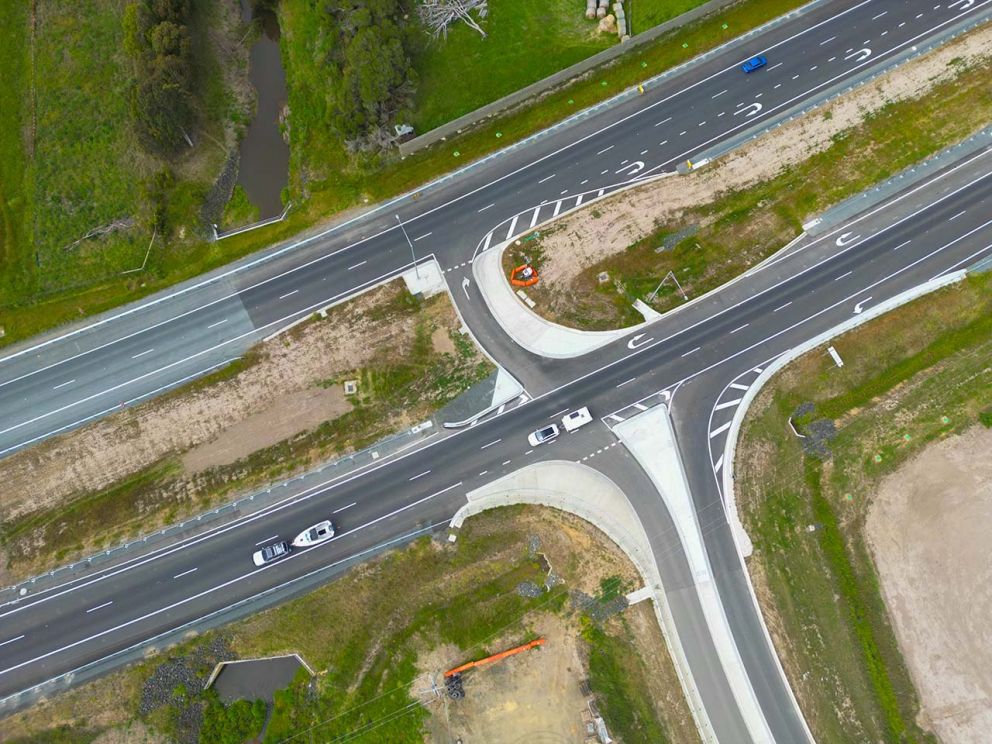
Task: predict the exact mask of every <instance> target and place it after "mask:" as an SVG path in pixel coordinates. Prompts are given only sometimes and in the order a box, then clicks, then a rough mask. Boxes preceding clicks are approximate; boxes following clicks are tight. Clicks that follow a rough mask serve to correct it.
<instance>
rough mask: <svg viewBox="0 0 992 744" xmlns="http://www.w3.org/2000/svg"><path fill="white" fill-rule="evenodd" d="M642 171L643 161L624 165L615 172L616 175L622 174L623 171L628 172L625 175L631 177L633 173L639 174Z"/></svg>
mask: <svg viewBox="0 0 992 744" xmlns="http://www.w3.org/2000/svg"><path fill="white" fill-rule="evenodd" d="M631 169H633V170H631ZM642 170H644V161H643V160H635V161H634V162H633V163H631V164H630V165H625V166H624V167H623V168H621V169H620V170H618V171H616V173H618V174H619V173H623V172H624V171H630V172H629V173H628V174H627V175H628V176H632V175H634V174H635V173H640V172H641V171H642Z"/></svg>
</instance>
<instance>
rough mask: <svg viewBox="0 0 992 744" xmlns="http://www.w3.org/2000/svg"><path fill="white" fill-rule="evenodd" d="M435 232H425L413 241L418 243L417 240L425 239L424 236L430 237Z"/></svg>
mask: <svg viewBox="0 0 992 744" xmlns="http://www.w3.org/2000/svg"><path fill="white" fill-rule="evenodd" d="M433 234H434V233H433V232H429V233H424V234H423V235H421V236H420V237H419V238H414V239H413V242H414V243H416V242H417V241H418V240H423V239H424V238H429V237H430V236H431V235H433Z"/></svg>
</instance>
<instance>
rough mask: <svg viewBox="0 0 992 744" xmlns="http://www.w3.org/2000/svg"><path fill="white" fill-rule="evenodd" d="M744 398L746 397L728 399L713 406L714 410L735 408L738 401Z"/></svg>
mask: <svg viewBox="0 0 992 744" xmlns="http://www.w3.org/2000/svg"><path fill="white" fill-rule="evenodd" d="M742 400H744V399H743V398H737V399H736V400H728V401H727V402H726V403H721V404H719V405H717V406H714V407H713V410H714V411H721V410H723V409H724V408H733V407H734V406H736V405H737V404H738V403H740V402H741V401H742Z"/></svg>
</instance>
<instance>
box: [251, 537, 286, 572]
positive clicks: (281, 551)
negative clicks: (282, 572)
mask: <svg viewBox="0 0 992 744" xmlns="http://www.w3.org/2000/svg"><path fill="white" fill-rule="evenodd" d="M287 555H289V546H288V545H287V544H286V541H285V540H283V541H282V542H277V543H273V544H272V545H266V546H265V547H264V548H262V549H261V550H256V551H255V552H254V553H253V554H252V556H251V559H252V560H253V561H254V562H255V565H256V566H264V565H265V564H266V563H272V561H277V560H279V559H280V558H285V557H286V556H287Z"/></svg>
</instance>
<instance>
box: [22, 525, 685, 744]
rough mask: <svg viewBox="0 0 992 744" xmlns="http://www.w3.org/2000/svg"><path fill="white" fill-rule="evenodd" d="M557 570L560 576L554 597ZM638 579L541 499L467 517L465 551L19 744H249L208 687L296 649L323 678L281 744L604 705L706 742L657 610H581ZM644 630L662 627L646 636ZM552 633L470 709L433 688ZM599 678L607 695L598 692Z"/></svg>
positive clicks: (244, 717)
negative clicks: (592, 700) (608, 586)
mask: <svg viewBox="0 0 992 744" xmlns="http://www.w3.org/2000/svg"><path fill="white" fill-rule="evenodd" d="M548 563H550V564H551V565H552V566H554V567H555V573H556V574H557V575H558V576H559V577H560V582H559V583H556V584H554V585H553V586H552V588H550V589H546V588H544V582H545V579H546V577H547V565H548ZM634 577H635V574H634V569H633V566H632V565H631V564H630V563H629V561H627V559H626V558H625V557H623V556H622V554H620V553H619V551H618V550H617V548H616V546H614V545H613V544H612V543H610V542H609V541H608V540H607V539H606V538H605V536H603V535H602V534H601V533H599V532H598V531H597V530H595V528H593V527H592V526H591V525H589V524H588V523H585V522H582V521H581V520H578V519H576V518H574V517H571V516H568V515H565V514H562V513H560V512H556V511H554V510H543V509H538V508H534V507H526V508H523V507H510V508H503V509H498V510H493V511H490V512H487V513H486V514H483V515H480V516H478V517H473V518H472V519H470V520H468V521H467V522H466V524H465V525H464V526H463V528H462V529H461V531H460V534H459V538H458V542H457V543H456V544H454V545H452V544H448V543H447V542H441V541H435V540H431V539H430V538H422V539H420V540H418V541H416V542H414V543H413V544H411V545H409V546H408V547H406V548H403V549H399V550H395V551H393V552H391V553H389V554H387V555H385V556H381V557H379V558H377V559H375V560H372V561H370V562H368V563H366V564H365V565H363V566H361V567H359V568H355V569H352V570H351V571H349V572H348V573H346V574H344V575H343V576H342V577H340V578H339V579H338V580H337V581H335V582H334V583H332V584H330V585H328V586H326V587H323V588H320V589H317V590H316V591H314V592H312V593H310V594H308V595H306V596H304V597H301V598H299V599H296V600H293V601H292V602H289V603H287V604H285V605H283V606H281V607H278V608H275V609H272V610H269V611H267V612H264V613H261V614H258V615H255V616H254V617H252V618H250V619H247V620H245V621H242V622H239V623H236V624H234V625H232V626H231V627H229V628H227V629H226V630H224V631H221V632H210V633H207V634H206V635H205V636H204V637H201V638H198V639H196V640H193V641H189V642H187V643H185V644H183V645H181V646H178V647H176V648H174V649H172V650H170V651H168V652H165V653H161V654H160V655H159V656H158V657H157V658H152V659H149V660H145V661H143V662H141V663H139V664H137V665H135V666H133V667H132V668H130V669H128V670H123V671H120V672H116V673H114V674H111V675H109V676H107V677H105V678H103V679H100V680H98V681H96V682H93V683H90V684H88V685H86V686H84V687H82V688H80V689H78V690H73V691H70V692H68V693H66V694H63V695H60V696H54V697H51V698H49V700H48V701H47V702H45V703H43V704H42V705H40V706H36V707H35V708H33V709H29V710H27V711H25V712H23V713H20V714H17V715H15V716H11V717H8V718H7V719H6V720H4V721H3V722H2V726H3V730H4V733H5V735H6V737H7V739H6V740H7V741H11V742H18V743H19V744H41V743H42V742H51V741H58V742H60V743H61V744H76V743H77V742H79V743H80V744H82V743H83V742H87V743H88V742H90V741H93V740H94V739H95V738H96V737H98V736H101V735H102V736H104V737H108V738H107V739H103V740H110V738H112V737H113V736H115V735H116V736H122V735H124V734H125V733H130V734H131V737H130V738H129V739H128V740H133V738H134V737H136V736H138V735H141V736H142V740H144V741H154V742H157V741H162V740H163V737H167V738H168V739H169V740H171V741H179V742H197V741H199V742H204V743H205V744H213V743H214V742H224V741H243V740H245V739H246V738H249V737H251V736H253V735H255V734H256V732H257V729H258V720H259V713H260V706H259V705H258V704H251V703H248V702H242V703H235V704H231V705H224V704H222V703H221V702H220V701H219V700H218V698H217V696H216V695H215V694H214V693H213V692H212V691H209V692H206V693H204V692H202V691H201V690H202V687H203V682H204V680H205V678H206V676H207V675H208V674H209V673H210V671H211V670H212V668H213V665H214V664H215V663H216V662H217V661H222V660H228V659H234V658H258V657H264V656H269V655H274V654H283V653H293V652H295V653H299V654H300V655H301V656H302V657H303V658H304V659H305V660H306V661H307V663H308V664H309V665H310V666H311V667H312V668H313V669H314V670H315V671H316V672H317V676H316V677H314V678H313V679H310V678H309V677H308V676H307V674H306V673H305V671H302V670H301V671H300V672H299V673H298V674H297V677H296V678H295V680H294V681H293V682H292V683H291V684H290V685H289V686H288V687H287V688H285V689H284V690H281V691H278V692H277V693H276V694H275V700H274V704H270V705H269V706H268V707H269V712H270V714H271V718H270V719H269V723H268V727H267V729H266V732H265V737H264V742H267V743H269V742H271V743H273V744H274V743H275V742H280V741H284V740H285V739H286V738H287V737H291V736H300V735H301V734H303V735H304V736H305V738H306V739H307V740H310V739H311V738H312V739H313V740H314V741H345V740H347V741H356V742H387V741H388V742H398V743H399V742H422V741H424V740H425V739H428V740H430V739H434V740H437V738H438V737H440V736H441V735H442V734H448V735H453V734H455V733H463V732H473V733H475V734H477V735H479V736H480V740H482V741H487V740H492V739H491V738H488V736H490V735H492V734H493V732H495V731H497V730H498V731H499V732H501V733H505V732H513V733H518V734H519V737H518V738H519V740H528V739H529V738H530V737H532V736H534V735H538V732H541V733H546V732H548V731H550V730H555V731H558V733H559V734H560V735H559V738H560V739H561V740H569V741H571V740H576V739H575V738H573V737H570V736H566V735H564V732H563V731H559V729H558V728H557V727H559V726H562V725H563V724H564V725H565V726H566V727H567V728H568V729H569V730H571V731H572V732H576V733H578V732H579V731H580V730H584V724H583V723H582V716H583V713H584V712H585V711H587V710H588V708H587V700H588V698H589V697H590V696H592V695H594V696H595V697H596V699H597V701H598V703H599V706H600V708H601V709H602V711H603V715H604V717H605V718H606V721H607V724H608V726H609V727H610V730H611V731H612V732H613V733H614V734H615V735H617V734H619V735H621V736H623V737H624V738H623V740H624V741H625V742H628V744H639V743H641V742H643V743H644V744H664V742H668V741H679V742H687V743H688V744H691V743H692V742H694V741H698V739H697V737H696V734H695V731H694V728H693V726H692V719H691V715H690V714H689V710H688V708H687V707H686V705H685V703H684V701H683V700H682V699H681V695H680V692H679V686H678V680H677V677H676V675H675V670H674V668H673V667H672V665H671V661H670V659H669V657H668V655H667V652H666V650H665V648H664V644H663V643H660V639H661V635H660V632H657V625H656V621H655V620H654V617H653V613H652V612H651V611H650V608H649V607H647V605H639V606H636V607H633V608H629V609H626V610H622V609H620V610H619V611H620V613H621V614H610V615H609V616H608V617H605V618H603V619H599V620H592V619H591V616H590V610H589V609H588V606H586V609H582V608H579V607H577V606H576V605H575V604H574V603H573V602H572V601H570V598H571V597H573V596H575V595H576V593H584V595H585V596H587V597H592V598H593V599H592V601H593V605H594V607H593V610H595V609H596V608H599V607H604V606H606V602H607V601H612V600H607V599H606V595H604V594H603V593H602V592H600V591H599V590H598V587H599V586H602V585H603V583H604V582H608V581H610V580H612V579H615V578H616V579H621V580H622V583H623V585H624V586H625V587H626V586H629V585H630V584H631V582H632V581H635V580H634ZM635 583H636V581H635ZM524 586H526V587H529V588H530V589H529V590H528V591H526V592H525V591H522V590H521V587H524ZM532 590H533V591H532ZM618 609H619V608H618ZM645 620H647V621H649V622H650V623H655V626H654V630H655V632H654V633H645V632H644V628H645V627H646V626H645V624H644V623H645ZM538 636H542V637H544V638H546V641H547V642H546V644H545V646H544V647H542V648H541V649H539V650H536V651H530V652H527V654H524V655H522V656H518V657H514V658H511V659H507V660H504V661H502V662H500V663H499V664H498V665H497V666H494V667H489V668H479V669H477V670H472V671H471V672H469V673H467V674H466V675H465V677H464V688H465V692H466V696H465V699H463V700H441V699H439V698H438V697H437V696H436V695H435V694H434V693H433V692H432V689H434V688H433V685H432V679H433V682H434V683H435V684H436V685H438V686H439V688H440V689H439V692H440V693H441V694H442V695H443V694H444V682H443V677H442V674H443V672H444V671H445V670H446V669H448V668H450V667H453V666H455V665H457V664H460V663H463V662H465V661H468V660H471V659H477V658H480V657H482V656H485V655H487V654H489V653H493V652H496V651H499V650H502V649H505V648H510V647H513V646H515V645H517V644H519V643H522V642H526V641H527V640H530V639H533V638H536V637H538ZM646 659H655V661H653V662H651V663H650V665H649V663H648V662H646V661H645V660H646ZM587 670H588V671H587ZM587 673H588V675H589V684H590V687H591V688H592V693H590V692H589V691H587V690H586V691H583V689H582V684H583V681H584V679H585V677H586V674H587ZM549 675H553V678H554V684H549V683H548V680H549ZM177 680H182V681H181V682H180V681H177ZM659 691H660V692H659ZM670 692H674V693H675V695H674V696H670V695H668V694H667V693H670ZM508 706H512V707H508ZM494 726H495V727H496V728H493V727H494ZM551 727H556V728H554V729H552V728H551Z"/></svg>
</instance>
